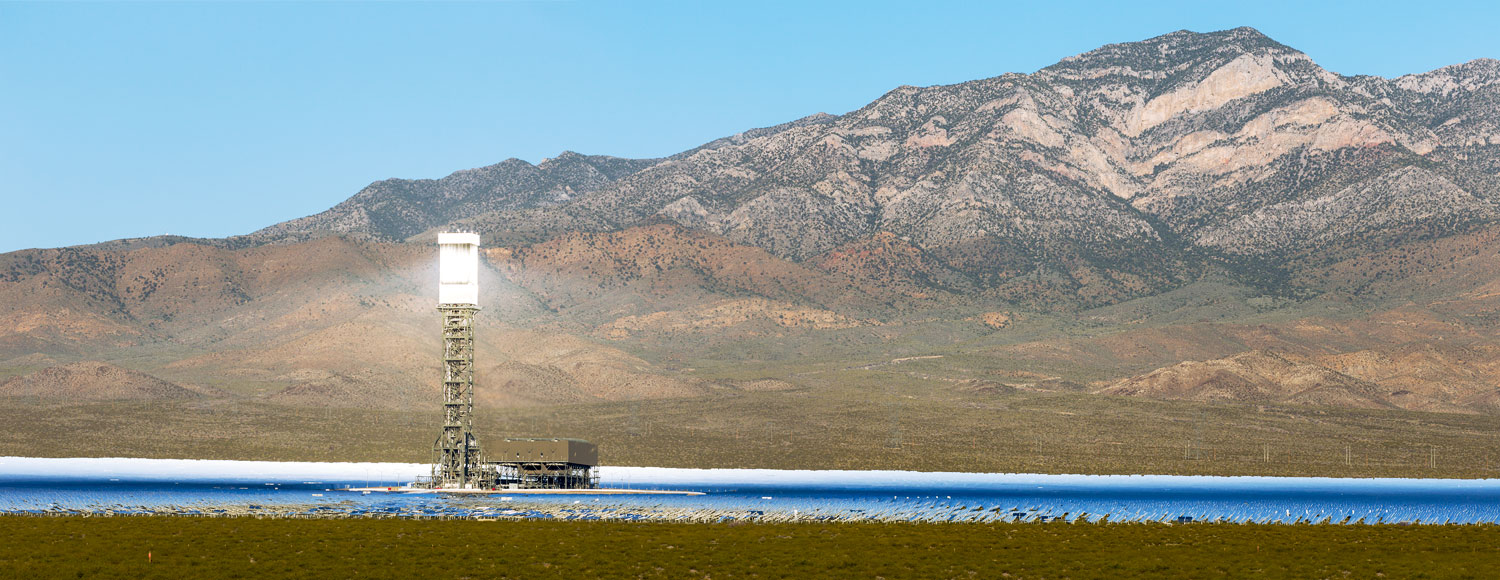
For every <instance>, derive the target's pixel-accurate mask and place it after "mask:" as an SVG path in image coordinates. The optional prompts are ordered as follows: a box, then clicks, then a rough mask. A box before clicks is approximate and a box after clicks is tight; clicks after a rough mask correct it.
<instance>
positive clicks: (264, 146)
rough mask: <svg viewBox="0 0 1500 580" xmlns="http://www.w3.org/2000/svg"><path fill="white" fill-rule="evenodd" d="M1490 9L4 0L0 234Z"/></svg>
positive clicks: (294, 211) (638, 150) (1360, 60)
mask: <svg viewBox="0 0 1500 580" xmlns="http://www.w3.org/2000/svg"><path fill="white" fill-rule="evenodd" d="M1492 4H1493V3H1485V2H1471V3H1444V2H1432V1H1429V2H1411V1H1407V2H1389V3H1387V2H1380V1H1370V2H1325V3H1319V2H1282V1H1259V2H1226V1H1221V0H1199V1H1194V2H1157V3H1150V4H1147V3H1143V2H1116V1H1099V2H1060V1H1045V0H1033V1H1030V2H1024V3H1014V4H1007V3H1002V2H952V3H945V2H934V1H920V2H919V1H911V2H878V1H875V0H863V1H851V2H840V3H832V2H828V3H815V2H811V1H808V2H786V3H780V2H761V1H748V0H745V1H729V0H718V1H716V0H704V1H702V2H680V3H677V2H655V1H651V2H626V1H608V2H606V1H596V0H575V1H557V2H546V1H538V2H524V1H471V2H347V1H325V2H308V3H302V2H222V1H208V0H203V1H185V2H153V1H142V2H123V1H104V2H68V1H63V2H38V3H33V2H14V1H10V0H0V201H3V204H0V252H4V251H11V250H16V249H20V248H27V247H55V246H63V245H72V244H83V243H92V242H96V241H102V240H109V239H117V238H122V237H137V236H148V235H156V234H162V233H173V234H184V235H194V236H215V237H217V236H226V235H232V234H240V233H247V232H250V231H253V230H255V229H258V228H260V227H263V226H266V225H269V224H272V223H275V222H278V221H282V220H286V219H290V218H294V217H299V216H303V215H307V214H311V213H315V212H318V211H322V210H323V209H326V208H328V207H330V206H332V205H333V204H335V203H338V202H339V201H341V200H343V199H344V198H346V197H348V196H350V195H352V194H354V193H355V192H356V191H358V190H359V189H360V188H361V187H363V186H364V185H366V184H368V183H369V182H371V181H374V180H378V179H383V178H387V177H410V178H420V177H440V176H443V175H446V174H447V173H449V172H452V171H454V170H458V169H463V168H469V167H477V166H481V165H487V164H490V163H495V162H498V161H500V160H503V159H506V158H508V157H519V158H522V159H526V160H528V161H532V162H538V161H540V160H542V159H543V158H546V157H550V156H553V155H556V154H557V153H558V152H560V151H563V150H567V149H571V150H575V151H580V152H583V153H597V154H610V155H619V156H630V157H648V156H661V155H668V154H671V153H675V152H677V151H681V150H683V149H687V148H690V147H693V146H695V145H698V144H700V143H702V142H705V141H709V140H712V139H714V138H717V137H721V136H724V135H728V134H732V133H735V132H737V131H741V130H744V129H748V128H752V127H761V126H767V125H773V124H776V123H780V122H784V121H788V120H791V119H795V118H797V117H801V116H804V115H808V114H811V113H815V112H819V111H826V112H830V113H843V112H847V111H849V110H852V109H855V108H858V107H859V106H861V105H863V104H865V103H867V102H869V101H871V100H873V99H875V98H876V97H878V96H880V95H881V94H882V93H884V92H886V91H888V90H890V89H891V88H894V87H896V86H898V85H902V84H913V85H930V84H939V83H953V82H959V81H965V80H970V79H976V78H983V77H989V76H995V75H999V74H1002V73H1005V72H1031V71H1034V70H1036V69H1038V68H1041V67H1043V66H1046V65H1048V64H1051V63H1053V62H1056V61H1057V60H1058V59H1061V58H1063V57H1066V56H1069V55H1073V54H1077V53H1080V52H1084V51H1087V50H1090V49H1092V48H1095V47H1098V46H1099V45H1102V44H1107V43H1112V42H1124V41H1132V40H1139V39H1143V38H1148V37H1151V36H1156V35H1159V34H1163V33H1167V32H1170V31H1173V30H1178V29H1184V28H1185V29H1189V30H1196V31H1210V30H1221V29H1226V28H1233V27H1236V26H1254V27H1256V28H1258V29H1260V30H1261V31H1262V32H1264V33H1266V34H1268V35H1270V36H1271V37H1272V38H1275V39H1277V40H1279V41H1281V42H1282V43H1285V44H1288V45H1290V46H1292V47H1294V48H1297V49H1300V50H1302V51H1303V52H1306V53H1308V54H1309V55H1311V56H1312V58H1313V59H1314V60H1316V61H1317V62H1318V63H1320V64H1322V65H1323V66H1324V67H1326V68H1329V69H1331V70H1333V71H1336V72H1339V73H1344V74H1375V75H1382V76H1399V75H1401V74H1406V73H1412V72H1421V71H1426V70H1430V69H1433V68H1437V67H1440V66H1444V65H1448V64H1453V63H1459V62H1463V61H1467V60H1471V59H1474V58H1479V57H1500V34H1497V32H1496V30H1497V25H1500V8H1496V7H1495V6H1493V5H1492Z"/></svg>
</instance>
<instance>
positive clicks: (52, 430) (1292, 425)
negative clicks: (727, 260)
mask: <svg viewBox="0 0 1500 580" xmlns="http://www.w3.org/2000/svg"><path fill="white" fill-rule="evenodd" d="M836 379H837V380H829V381H827V382H826V383H823V384H819V385H813V386H808V387H805V388H801V389H798V390H793V391H787V392H759V393H739V392H735V393H726V394H724V395H721V396H714V397H707V398H699V399H677V400H659V401H640V402H628V401H627V402H607V403H590V404H578V405H566V406H554V407H534V408H521V409H485V408H481V409H479V410H478V411H477V415H478V417H477V422H476V429H477V430H478V431H479V435H480V437H481V441H484V440H496V439H499V438H501V437H505V436H569V437H583V438H587V439H590V440H592V441H595V442H597V443H598V444H599V445H600V450H601V459H602V460H603V462H604V463H605V464H606V465H649V466H661V467H710V468H711V467H719V468H781V469H909V470H919V471H970V472H1034V473H1160V474H1204V475H1245V474H1256V475H1287V476H1337V477H1373V476H1380V477H1463V478H1483V477H1496V476H1500V417H1492V416H1479V415H1456V414H1441V413H1417V412H1407V411H1364V410H1349V409H1329V408H1316V407H1300V406H1254V405H1227V404H1226V405H1215V404H1202V403H1192V402H1170V401H1151V400H1142V399H1133V398H1123V397H1103V396H1093V395H1084V394H1076V393H1043V392H1026V391H1020V392H1005V391H998V392H986V391H977V392H975V391H965V390H963V389H957V388H946V389H934V388H933V387H932V385H931V384H929V383H930V381H921V380H918V379H912V378H909V377H907V378H902V380H900V381H893V380H892V379H891V375H890V373H881V372H877V371H845V372H841V373H839V374H838V376H837V377H836ZM5 403H6V404H4V405H0V425H4V428H0V455H20V456H35V457H70V456H84V457H100V456H112V457H165V458H204V459H257V460H281V461H293V460H295V461H400V462H426V461H429V460H430V459H431V456H430V449H431V443H432V440H433V438H434V437H435V436H436V433H437V425H438V421H439V419H438V416H437V415H436V413H400V412H393V411H375V410H353V409H310V408H297V407H285V406H276V405H269V404H264V403H249V402H234V401H221V402H212V403H150V404H145V403H128V404H127V403H93V404H83V403H78V404H67V405H64V404H47V403H39V402H36V401H26V400H19V399H11V400H7V401H6V402H5Z"/></svg>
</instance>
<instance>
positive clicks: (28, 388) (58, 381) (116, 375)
mask: <svg viewBox="0 0 1500 580" xmlns="http://www.w3.org/2000/svg"><path fill="white" fill-rule="evenodd" d="M0 396H7V397H39V398H42V399H52V400H58V401H87V400H118V399H135V400H167V399H196V398H200V397H202V396H203V395H202V394H201V393H199V392H198V391H195V390H191V389H187V388H183V387H181V386H179V385H176V384H173V383H169V382H167V381H163V380H161V379H158V378H156V377H153V376H151V375H148V374H146V373H142V372H139V371H133V370H130V369H126V368H121V367H118V366H115V365H112V364H109V363H104V362H98V361H84V362H76V363H72V364H67V365H62V366H55V367H48V368H45V369H42V370H39V371H36V372H34V373H31V374H28V375H25V376H20V377H15V378H13V379H10V380H8V381H5V382H3V383H0Z"/></svg>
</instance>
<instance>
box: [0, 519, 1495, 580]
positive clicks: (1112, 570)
mask: <svg viewBox="0 0 1500 580" xmlns="http://www.w3.org/2000/svg"><path fill="white" fill-rule="evenodd" d="M0 536H3V537H6V538H10V539H11V540H10V541H6V542H3V543H0V571H3V574H4V575H5V577H7V578H63V577H66V578H74V577H77V578H249V577H255V578H260V577H277V578H356V577H358V578H419V577H420V578H564V577H567V578H814V577H850V578H1121V577H1124V578H1132V577H1143V578H1144V577H1150V578H1343V577H1352V578H1379V577H1386V578H1486V577H1492V574H1493V573H1494V570H1495V562H1497V561H1500V543H1497V542H1496V541H1495V539H1496V538H1497V537H1500V528H1496V527H1495V526H1328V525H1237V524H1187V525H1160V524H1151V525H1142V524H1102V525H1095V524H1060V523H1054V524H935V525H934V524H838V525H823V524H679V523H637V522H557V521H414V520H272V519H248V518H220V519H209V518H188V517H116V518H78V517H0ZM148 553H149V554H150V557H149V559H148V556H147V554H148Z"/></svg>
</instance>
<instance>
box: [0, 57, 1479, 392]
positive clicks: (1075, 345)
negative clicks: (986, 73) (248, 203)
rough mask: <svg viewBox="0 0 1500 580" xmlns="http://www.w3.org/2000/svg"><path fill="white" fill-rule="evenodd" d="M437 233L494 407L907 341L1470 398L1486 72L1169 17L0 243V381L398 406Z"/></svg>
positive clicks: (1475, 357)
mask: <svg viewBox="0 0 1500 580" xmlns="http://www.w3.org/2000/svg"><path fill="white" fill-rule="evenodd" d="M452 230H463V231H474V232H479V233H481V234H482V236H483V238H484V240H485V246H486V254H485V257H486V260H485V262H486V268H485V274H484V275H485V280H484V281H483V284H482V287H483V288H484V291H485V295H484V299H483V301H484V303H485V308H486V311H485V313H484V315H483V316H484V317H485V320H486V321H487V323H488V326H487V327H486V328H487V329H488V330H486V331H485V332H486V334H482V335H481V341H482V343H487V344H488V345H489V346H490V348H492V349H493V350H491V352H494V353H497V356H495V357H494V358H493V359H492V360H490V361H489V362H487V363H484V364H486V365H487V366H485V367H483V368H481V369H480V379H481V383H482V389H483V390H482V392H481V396H482V398H487V399H486V400H487V401H490V402H491V403H493V404H496V405H527V404H550V403H559V402H579V401H591V400H622V399H634V398H656V397H694V396H702V395H705V394H708V393H715V392H734V391H735V390H737V389H753V388H759V387H758V386H763V385H765V384H768V383H766V382H765V380H767V379H774V380H776V381H787V382H785V383H780V382H778V383H775V384H778V385H782V384H785V385H794V384H801V383H799V382H798V379H797V377H796V376H794V375H798V373H799V372H803V371H805V369H807V368H813V367H817V368H823V367H827V368H843V367H854V366H859V365H865V364H874V363H880V362H882V361H890V360H895V359H902V358H905V357H914V356H917V357H924V356H925V357H944V358H943V360H944V361H945V362H944V364H942V365H937V368H931V367H932V366H933V365H926V366H924V368H926V369H928V370H927V371H924V373H923V376H927V377H930V378H933V379H934V380H938V381H939V382H941V381H943V380H947V381H950V382H952V381H959V382H962V381H973V380H979V379H983V380H985V381H991V382H996V381H998V382H1000V383H1004V384H1006V385H1009V386H1010V387H1011V388H1030V389H1050V388H1063V387H1058V385H1070V386H1067V387H1066V388H1069V389H1073V390H1079V389H1082V390H1088V391H1097V392H1099V393H1101V394H1114V395H1131V396H1150V397H1158V398H1185V399H1195V400H1229V401H1240V402H1274V401H1285V402H1295V403H1306V404H1315V405H1332V406H1357V407H1371V408H1391V409H1411V410H1429V411H1442V412H1465V413H1490V412H1493V411H1494V410H1496V401H1497V396H1496V392H1497V387H1500V342H1497V341H1496V340H1495V339H1496V336H1497V335H1496V332H1495V331H1496V329H1497V324H1500V302H1497V300H1496V299H1497V297H1500V276H1497V273H1500V263H1497V261H1500V257H1497V255H1496V251H1495V247H1496V246H1495V241H1496V238H1497V237H1500V61H1495V60H1489V59H1481V60H1475V61H1471V62H1468V63H1463V64H1457V65H1453V66H1449V67H1445V68H1441V69H1438V70H1435V71H1431V72H1427V73H1421V74H1413V75H1407V76H1403V77H1399V78H1395V79H1386V78H1380V77H1372V76H1344V75H1340V74H1337V73H1334V72H1331V71H1328V70H1325V69H1323V68H1321V67H1320V66H1318V65H1317V64H1316V63H1315V62H1313V60H1312V59H1311V58H1309V57H1308V56H1307V55H1305V54H1303V53H1301V52H1298V51H1297V50H1295V49H1293V48H1290V47H1287V46H1285V45H1282V44H1280V43H1278V42H1276V41H1274V40H1272V39H1270V38H1267V37H1266V36H1264V35H1262V34H1261V33H1259V32H1257V31H1255V30H1253V29H1249V28H1237V29H1233V30H1226V31H1220V32H1212V33H1195V32H1189V31H1179V32H1173V33H1170V34H1166V35H1163V36H1159V37H1156V38H1152V39H1148V40H1144V41H1140V42H1131V43H1124V44H1116V45H1109V46H1105V47H1102V48H1099V49H1097V50H1094V51H1091V52H1088V53H1084V54H1081V55H1077V56H1073V57H1069V58H1066V59H1063V60H1062V61H1060V62H1058V63H1057V64H1054V65H1052V66H1049V67H1046V68H1043V69H1041V70H1039V71H1036V72H1034V73H1031V74H1016V73H1012V74H1004V75H1001V76H997V77H992V78H987V79H981V80H975V81H970V82H964V83H959V84H954V85H942V86H932V87H912V86H902V87H897V88H895V89H894V90H891V91H890V92H888V93H886V94H885V95H883V96H881V97H880V98H878V99H876V100H875V101H873V102H871V103H869V104H868V105H866V106H864V107H862V108H860V109H858V110H855V111H851V112H848V113H845V114H842V115H830V114H824V113H819V114H815V115H810V116H807V117H804V118H801V119H797V120H794V121H791V122H788V123H785V124H781V125H777V126H774V127H767V128H762V129H754V130H749V131H745V132H743V133H740V134H736V135H733V136H729V137H725V138H722V139H718V140H715V141H712V142H710V143H707V144H704V145H702V146H699V147H696V148H693V149H690V150H687V151H684V152H682V153H678V154H676V155H672V156H669V157H665V158H661V159H623V158H617V157H609V156H598V155H583V154H578V153H574V152H564V153H562V154H560V155H558V156H557V157H555V158H552V159H547V160H545V161H542V162H541V163H538V164H531V163H528V162H526V161H522V160H519V159H509V160H506V161H503V162H501V163H498V164H495V165H491V166H488V167H482V168H477V169H469V170H464V171H458V172H456V173H453V174H451V175H449V176H447V177H444V178H441V179H435V180H431V179H427V180H408V179H387V180H383V181H379V182H376V183H373V184H371V185H369V186H368V187H366V188H364V189H363V190H361V191H359V192H358V193H356V194H355V195H353V196H352V197H350V198H348V199H347V200H345V201H344V202H342V203H339V204H338V205H336V206H334V207H332V208H330V209H329V210H327V211H324V212H322V213H319V214H315V215H312V216H307V217H303V218H298V219H294V220H291V221H287V222H283V223H280V224H275V225H272V226H269V227H266V228H264V229H262V230H259V231H256V232H253V233H249V234H247V235H243V236H235V237H231V238H226V239H212V240H208V239H187V238H176V237H171V238H169V237H159V238H145V239H137V240H121V241H117V242H110V243H105V244H99V245H94V246H81V247H72V248H60V249H43V250H25V251H20V252H12V253H9V254H4V255H0V369H6V370H3V371H0V372H4V373H6V374H10V375H23V374H26V373H33V372H37V373H40V372H55V371H47V369H48V368H51V367H54V366H56V365H59V364H63V363H67V362H76V361H83V360H93V359H100V360H104V361H108V362H110V363H114V364H118V365H122V366H125V367H129V368H130V369H134V371H138V372H144V373H149V374H150V375H151V376H153V377H160V379H161V380H163V381H164V383H167V384H171V385H173V386H174V387H175V386H178V385H180V387H178V388H182V389H185V390H188V391H190V392H192V393H195V394H196V393H210V392H211V391H210V389H214V390H218V391H220V392H222V394H223V396H238V397H252V398H257V399H265V400H268V401H272V402H281V403H284V404H292V405H322V404H339V405H353V406H381V405H408V404H416V402H417V401H422V400H425V398H427V397H429V396H430V395H431V393H432V392H435V389H436V388H437V387H436V377H437V365H436V364H435V363H434V362H433V360H434V358H435V356H436V346H435V344H433V343H434V342H435V341H434V340H430V339H429V338H430V337H429V338H424V337H428V335H431V334H432V332H430V331H432V329H433V324H435V323H434V322H433V320H434V318H433V317H434V315H433V314H432V312H431V306H432V304H433V296H432V295H433V294H434V291H433V286H434V284H432V283H431V282H432V280H433V279H435V272H434V271H433V268H434V267H435V260H432V259H431V258H432V254H433V252H432V250H431V247H430V244H431V243H432V241H433V239H434V236H435V233H437V232H439V231H452ZM897 366H899V365H897ZM1155 369H1160V370H1155ZM134 371H133V372H134ZM762 375H764V376H762ZM798 376H800V375H798ZM42 378H45V376H43V377H42ZM28 380H29V381H30V382H28V383H25V384H32V383H35V382H36V381H37V380H41V379H37V378H33V379H28ZM74 382H75V383H76V382H78V381H74ZM17 384H22V383H21V382H17ZM965 384H967V383H965ZM4 388H5V387H4V386H3V385H0V391H3V390H4ZM778 388H780V387H778ZM28 392H41V391H38V390H37V389H32V390H31V391H28ZM174 392H175V391H174Z"/></svg>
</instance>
